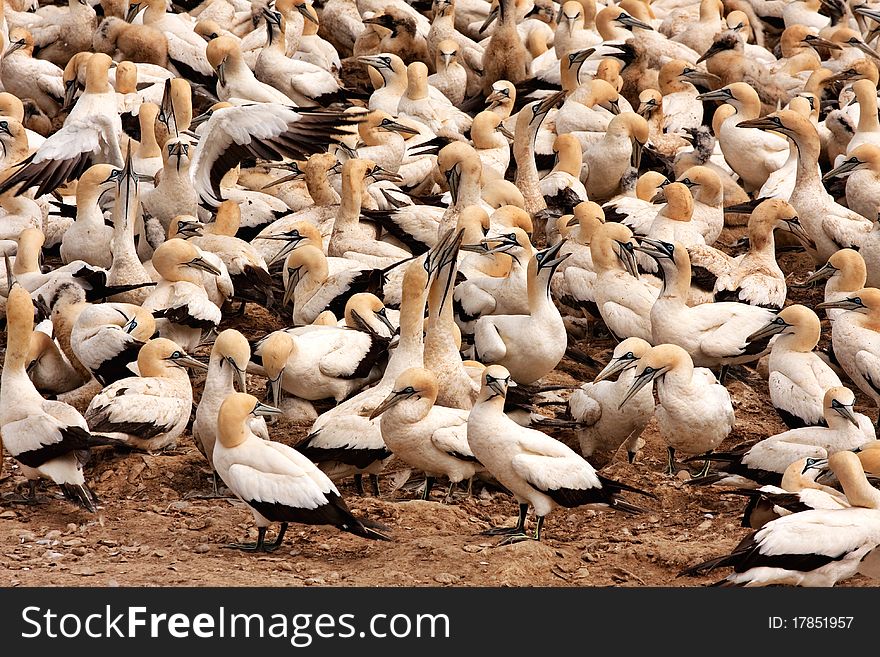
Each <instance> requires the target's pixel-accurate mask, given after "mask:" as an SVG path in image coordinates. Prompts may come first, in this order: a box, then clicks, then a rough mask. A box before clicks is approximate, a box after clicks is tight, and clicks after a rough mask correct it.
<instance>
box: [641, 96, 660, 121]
mask: <svg viewBox="0 0 880 657" xmlns="http://www.w3.org/2000/svg"><path fill="white" fill-rule="evenodd" d="M656 107H657V101H656V100H654V99H653V98H651V99H650V100H648V101H647V102H644V103H642V104H641V105H640V106H639V110H638V113H639V115H640V116H643V117H645V118H648V117H649V116H650V115H651V112H653V111H654V110H655V109H656Z"/></svg>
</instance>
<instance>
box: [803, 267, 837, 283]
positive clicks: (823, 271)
mask: <svg viewBox="0 0 880 657" xmlns="http://www.w3.org/2000/svg"><path fill="white" fill-rule="evenodd" d="M837 271H838V269H837V267H835V266H834V265H832V264H831V263H830V262H826V263H825V264H824V265H823V266H822V267H820V268H819V269H817V270H816V271H814V272H813V273H812V274H810V276H809V277H808V278H807V280H805V281H804V285H807V284H809V283H815V282H816V281H821V280H823V279H826V278H831V277H832V276H834V274H835V272H837Z"/></svg>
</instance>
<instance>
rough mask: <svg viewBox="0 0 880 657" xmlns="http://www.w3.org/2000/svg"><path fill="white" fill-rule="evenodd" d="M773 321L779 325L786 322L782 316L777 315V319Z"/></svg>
mask: <svg viewBox="0 0 880 657" xmlns="http://www.w3.org/2000/svg"><path fill="white" fill-rule="evenodd" d="M773 323H774V324H778V325H779V326H782V325H784V324H785V320H784V319H782V318H781V317H777V318H776V319H774V320H773Z"/></svg>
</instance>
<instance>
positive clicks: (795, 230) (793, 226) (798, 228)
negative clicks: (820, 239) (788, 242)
mask: <svg viewBox="0 0 880 657" xmlns="http://www.w3.org/2000/svg"><path fill="white" fill-rule="evenodd" d="M782 227H783V228H784V229H785V230H787V231H788V232H790V233H791V234H792V235H794V236H795V237H796V238H797V239H798V240H799V241H800V242H801V244H803V245H804V246H805V247H808V248H811V249H814V248H816V242H815V241H813V238H812V237H810V235H809V234H808V233H807V231H806V230H804V227H803V225H802V224H801V222H800V220H799V219H798V218H797V217H792V218H791V219H788V220H786V221H784V222H783V223H782Z"/></svg>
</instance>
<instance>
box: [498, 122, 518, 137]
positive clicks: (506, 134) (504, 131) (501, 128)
mask: <svg viewBox="0 0 880 657" xmlns="http://www.w3.org/2000/svg"><path fill="white" fill-rule="evenodd" d="M495 129H496V130H497V131H498V132H500V133H501V134H502V135H504V137H505V139H510V140H513V139H516V137H515V136H514V134H513V133H512V132H511V131H510V130H508V129H507V128H505V127H504V124H503V123H499V124H498V127H497V128H495Z"/></svg>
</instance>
